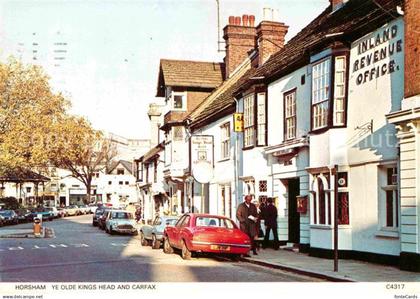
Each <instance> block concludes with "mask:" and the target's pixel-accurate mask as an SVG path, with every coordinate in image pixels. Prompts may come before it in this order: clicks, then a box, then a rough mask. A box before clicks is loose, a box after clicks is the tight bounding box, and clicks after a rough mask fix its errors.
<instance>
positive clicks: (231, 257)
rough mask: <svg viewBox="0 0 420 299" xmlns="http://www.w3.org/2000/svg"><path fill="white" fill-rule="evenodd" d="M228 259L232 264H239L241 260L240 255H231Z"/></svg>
mask: <svg viewBox="0 0 420 299" xmlns="http://www.w3.org/2000/svg"><path fill="white" fill-rule="evenodd" d="M230 259H231V260H232V261H234V262H239V261H240V260H241V255H240V254H232V255H230Z"/></svg>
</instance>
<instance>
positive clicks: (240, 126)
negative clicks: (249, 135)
mask: <svg viewBox="0 0 420 299" xmlns="http://www.w3.org/2000/svg"><path fill="white" fill-rule="evenodd" d="M233 131H234V132H243V131H244V114H243V113H234V114H233Z"/></svg>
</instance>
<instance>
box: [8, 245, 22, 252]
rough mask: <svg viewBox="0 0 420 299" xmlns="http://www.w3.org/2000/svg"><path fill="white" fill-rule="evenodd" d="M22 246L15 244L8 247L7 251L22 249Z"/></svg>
mask: <svg viewBox="0 0 420 299" xmlns="http://www.w3.org/2000/svg"><path fill="white" fill-rule="evenodd" d="M23 249H24V248H23V247H21V246H17V247H9V251H13V250H23Z"/></svg>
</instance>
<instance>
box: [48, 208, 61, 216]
mask: <svg viewBox="0 0 420 299" xmlns="http://www.w3.org/2000/svg"><path fill="white" fill-rule="evenodd" d="M45 210H47V211H50V213H52V214H53V216H54V218H58V217H59V213H58V210H57V208H56V207H46V208H45Z"/></svg>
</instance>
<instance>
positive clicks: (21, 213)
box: [15, 209, 31, 222]
mask: <svg viewBox="0 0 420 299" xmlns="http://www.w3.org/2000/svg"><path fill="white" fill-rule="evenodd" d="M15 212H16V214H17V216H18V221H19V222H27V221H29V220H31V211H30V210H28V209H17V210H15Z"/></svg>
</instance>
